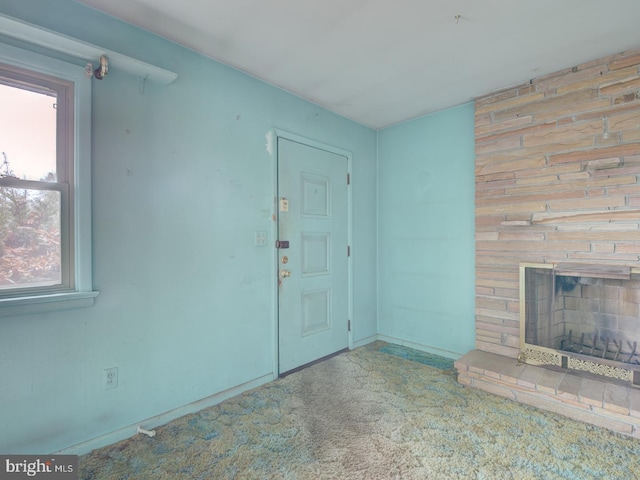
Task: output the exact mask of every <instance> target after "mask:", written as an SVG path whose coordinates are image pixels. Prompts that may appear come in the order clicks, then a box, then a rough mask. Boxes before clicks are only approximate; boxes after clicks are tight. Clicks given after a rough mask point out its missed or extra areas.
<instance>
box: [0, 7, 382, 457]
mask: <svg viewBox="0 0 640 480" xmlns="http://www.w3.org/2000/svg"><path fill="white" fill-rule="evenodd" d="M0 12H1V13H4V14H7V15H10V16H13V17H17V18H22V19H24V20H26V21H28V22H31V23H36V24H40V25H42V26H44V27H46V28H49V29H53V30H57V31H59V32H61V33H64V34H67V35H70V36H72V37H76V38H79V39H82V40H85V41H87V42H90V43H94V44H98V45H102V46H104V47H105V48H108V49H111V50H115V51H119V52H121V53H124V54H128V55H131V56H133V57H136V58H139V59H142V60H144V61H147V62H149V63H154V64H157V65H158V66H161V67H164V68H167V69H169V70H172V71H175V72H177V73H178V79H177V80H176V81H175V82H174V83H173V84H171V85H169V86H161V85H157V84H153V83H151V82H149V83H147V85H146V89H145V91H144V94H140V93H139V89H138V78H136V77H134V76H131V75H128V74H125V73H122V72H119V71H118V70H117V68H115V66H113V68H112V69H111V70H110V72H109V75H108V77H107V78H106V79H105V80H104V81H102V82H98V81H94V84H93V116H92V122H93V123H92V135H93V148H92V156H93V158H92V169H93V184H92V187H93V199H92V209H93V256H94V262H93V266H94V286H95V288H96V289H97V290H99V291H100V295H99V296H98V297H97V299H96V303H95V306H93V307H91V308H85V309H78V310H69V311H65V312H58V313H55V314H39V315H29V316H26V315H25V316H17V317H13V318H2V319H0V385H2V388H1V389H0V432H1V433H0V452H2V453H46V452H52V451H56V450H59V449H63V448H66V447H69V446H72V445H75V444H78V443H81V442H86V441H88V440H90V439H93V438H96V437H99V436H101V435H104V434H108V433H110V432H113V431H116V430H118V429H120V428H123V427H126V426H129V425H133V424H136V423H137V422H140V421H142V420H144V419H146V418H150V417H153V416H155V415H159V414H162V413H164V412H167V411H169V410H171V409H175V408H179V407H181V406H184V405H187V404H190V403H191V402H195V401H198V400H200V399H203V398H205V397H207V396H210V395H212V394H216V393H218V392H221V391H224V390H226V389H228V388H231V387H235V386H238V385H241V384H243V383H244V382H248V381H251V380H253V379H256V378H260V377H261V376H264V375H269V374H271V373H272V370H273V365H274V358H275V351H274V350H275V348H274V334H275V330H274V318H273V313H272V312H273V310H274V306H273V305H274V289H273V280H272V279H273V275H274V271H273V266H274V263H273V258H274V257H273V255H274V252H273V249H272V248H270V247H256V246H254V232H255V231H266V232H268V243H269V245H272V242H273V240H274V236H273V234H274V232H275V225H274V223H273V221H272V219H271V218H272V213H273V203H274V180H273V178H274V164H273V160H272V158H271V156H270V155H269V154H268V152H267V149H266V147H265V134H266V133H267V132H269V131H270V130H271V129H272V128H274V127H276V128H280V129H283V130H287V131H290V132H293V133H296V134H299V135H302V136H306V137H309V138H311V139H314V140H316V141H319V142H325V143H328V144H331V145H334V146H336V147H339V148H342V149H345V150H349V151H351V152H353V172H352V175H353V181H352V195H353V274H354V296H353V299H354V318H353V325H354V332H353V333H354V341H356V342H358V341H362V340H364V339H366V338H369V337H371V336H372V335H375V334H376V328H377V325H376V314H377V308H376V304H377V300H376V253H377V251H376V221H377V219H376V209H375V202H376V200H375V199H376V166H375V164H376V132H375V131H373V130H371V129H369V128H366V127H364V126H361V125H358V124H356V123H354V122H351V121H349V120H346V119H344V118H341V117H339V116H337V115H335V114H332V113H329V112H328V111H326V110H323V109H321V108H319V107H318V106H316V105H313V104H311V103H308V102H305V101H303V100H301V99H300V98H298V97H295V96H293V95H290V94H287V93H286V92H283V91H281V90H278V89H276V88H274V87H272V86H269V85H267V84H265V83H263V82H260V81H258V80H256V79H254V78H252V77H249V76H247V75H244V74H242V73H240V72H238V71H236V70H234V69H231V68H229V67H226V66H224V65H221V64H219V63H216V62H214V61H212V60H210V59H207V58H205V57H203V56H200V55H198V54H196V53H194V52H192V51H190V50H188V49H184V48H181V47H179V46H177V45H175V44H173V43H171V42H168V41H165V40H163V39H161V38H159V37H156V36H154V35H151V34H149V33H148V32H145V31H143V30H140V29H138V28H135V27H133V26H131V25H129V24H126V23H124V22H120V21H118V20H116V19H114V18H112V17H109V16H106V15H103V14H101V13H98V12H97V11H94V10H92V9H90V8H88V7H85V6H83V5H81V4H78V3H75V2H73V1H71V0H46V1H42V0H21V1H20V2H2V3H1V4H0ZM113 366H117V367H119V386H118V388H115V389H111V390H105V389H104V387H103V370H104V369H105V368H108V367H113Z"/></svg>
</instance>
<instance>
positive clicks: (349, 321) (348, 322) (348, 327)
mask: <svg viewBox="0 0 640 480" xmlns="http://www.w3.org/2000/svg"><path fill="white" fill-rule="evenodd" d="M347 331H349V332H350V331H351V320H347Z"/></svg>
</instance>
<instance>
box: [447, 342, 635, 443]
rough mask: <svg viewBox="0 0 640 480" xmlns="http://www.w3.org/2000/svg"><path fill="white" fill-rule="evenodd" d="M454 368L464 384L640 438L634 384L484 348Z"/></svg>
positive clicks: (464, 358) (466, 357)
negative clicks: (558, 368)
mask: <svg viewBox="0 0 640 480" xmlns="http://www.w3.org/2000/svg"><path fill="white" fill-rule="evenodd" d="M455 367H456V369H457V370H458V381H459V382H460V383H462V384H463V385H467V386H469V387H473V388H477V389H480V390H484V391H486V392H489V393H492V394H495V395H499V396H501V397H506V398H508V399H511V400H515V401H517V402H520V403H524V404H527V405H531V406H534V407H538V408H542V409H545V410H550V411H552V412H556V413H559V414H561V415H564V416H567V417H569V418H573V419H574V420H579V421H582V422H586V423H590V424H592V425H597V426H599V427H604V428H607V429H609V430H612V431H615V432H618V433H621V434H624V435H629V436H632V437H635V438H640V389H637V388H634V387H632V386H630V385H623V384H619V383H611V382H610V381H609V380H608V379H599V378H592V377H590V376H584V375H581V374H578V373H574V372H571V371H564V370H563V371H555V370H550V369H548V368H546V367H538V366H534V365H525V364H522V363H518V362H517V360H515V359H513V358H509V357H505V356H503V355H498V354H495V353H490V352H483V351H481V350H472V351H470V352H469V353H467V354H466V355H463V356H462V357H460V358H459V359H458V360H456V362H455Z"/></svg>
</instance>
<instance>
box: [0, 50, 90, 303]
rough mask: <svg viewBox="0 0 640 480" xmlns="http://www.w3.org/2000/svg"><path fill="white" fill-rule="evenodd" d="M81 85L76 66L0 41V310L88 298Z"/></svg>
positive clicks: (86, 91)
mask: <svg viewBox="0 0 640 480" xmlns="http://www.w3.org/2000/svg"><path fill="white" fill-rule="evenodd" d="M90 85H91V83H90V79H87V78H85V77H84V69H83V68H81V67H78V66H75V65H70V64H67V63H65V62H61V61H58V60H55V59H52V58H49V57H44V56H41V55H38V54H34V53H32V52H28V51H24V50H21V49H16V48H13V47H10V46H8V45H2V44H0V105H2V106H3V108H2V111H1V112H0V117H2V118H0V315H2V314H3V313H8V314H15V313H26V312H31V311H46V310H49V309H50V308H70V307H74V306H86V305H91V304H93V298H94V297H95V296H96V295H97V292H93V291H92V286H91V237H90V235H91V229H90V225H91V224H90V217H89V215H90V211H91V207H90V199H91V197H90V186H91V185H90V183H91V177H90V158H89V152H90V113H91V112H90V108H91V107H90V102H91V90H90V88H91V87H90ZM45 304H55V305H49V306H47V305H45ZM34 305H37V306H38V307H37V308H27V307H30V306H31V307H33V306H34ZM16 308H17V309H16Z"/></svg>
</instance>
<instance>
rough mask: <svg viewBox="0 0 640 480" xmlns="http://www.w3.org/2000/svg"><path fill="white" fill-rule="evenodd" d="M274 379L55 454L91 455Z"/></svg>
mask: <svg viewBox="0 0 640 480" xmlns="http://www.w3.org/2000/svg"><path fill="white" fill-rule="evenodd" d="M274 379H275V377H274V375H273V374H272V373H270V374H268V375H263V376H262V377H258V378H256V379H254V380H250V381H248V382H246V383H243V384H241V385H238V386H236V387H233V388H229V389H227V390H224V391H222V392H219V393H215V394H213V395H211V396H209V397H205V398H203V399H201V400H197V401H195V402H192V403H189V404H187V405H183V406H182V407H178V408H174V409H173V410H169V411H168V412H165V413H161V414H160V415H156V416H154V417H150V418H147V419H144V420H140V421H139V422H136V423H135V424H131V425H129V426H127V427H123V428H119V429H118V430H115V431H113V432H109V433H106V434H104V435H100V436H99V437H95V438H92V439H91V440H87V441H86V442H82V443H78V444H77V445H73V446H71V447H68V448H65V449H62V450H60V451H58V452H55V453H56V454H60V455H84V454H86V453H89V452H90V451H91V450H95V449H96V448H102V447H105V446H107V445H111V444H113V443H116V442H119V441H120V440H124V439H126V438H129V437H131V436H133V435H137V434H138V430H137V428H138V426H140V427H142V428H144V429H145V430H151V429H153V428H156V427H159V426H162V425H164V424H166V423H169V422H170V421H171V420H175V419H176V418H180V417H183V416H185V415H189V414H190V413H195V412H198V411H200V410H202V409H203V408H207V407H211V406H213V405H217V404H218V403H220V402H222V401H224V400H226V399H228V398H231V397H235V396H236V395H239V394H241V393H243V392H246V391H247V390H251V389H252V388H255V387H259V386H260V385H264V384H265V383H269V382H271V381H272V380H274Z"/></svg>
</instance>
